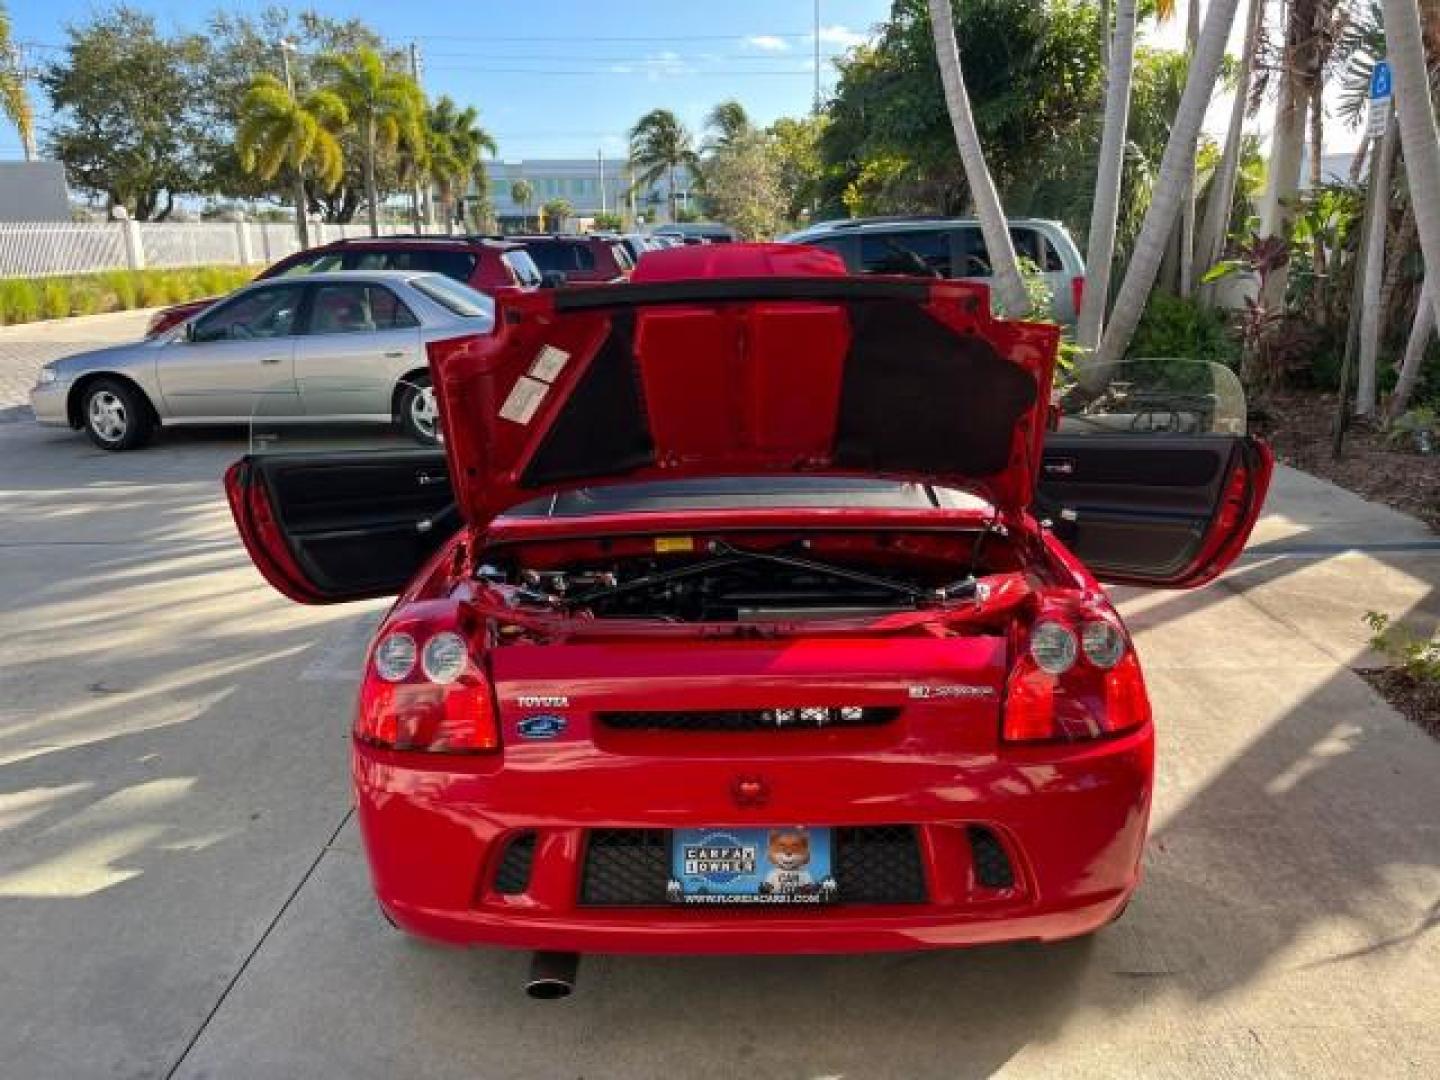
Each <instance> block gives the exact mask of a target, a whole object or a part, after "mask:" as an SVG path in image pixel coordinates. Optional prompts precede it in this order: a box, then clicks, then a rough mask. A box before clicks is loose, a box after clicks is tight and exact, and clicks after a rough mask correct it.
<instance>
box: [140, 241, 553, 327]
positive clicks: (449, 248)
mask: <svg viewBox="0 0 1440 1080" xmlns="http://www.w3.org/2000/svg"><path fill="white" fill-rule="evenodd" d="M333 270H408V271H420V272H425V273H433V274H444V275H445V276H446V277H448V278H453V279H455V280H456V281H462V282H464V283H465V284H467V285H469V286H470V287H471V288H472V289H475V290H477V291H479V292H483V293H486V294H490V293H493V292H494V291H495V290H496V289H506V288H521V289H532V288H537V287H539V285H540V284H541V275H540V270H539V269H538V268H537V267H536V266H535V264H534V262H532V261H531V259H530V256H529V255H527V254H526V252H525V249H524V248H523V247H522V246H521V245H519V244H514V243H511V242H509V241H507V240H497V239H494V238H490V237H468V236H378V237H363V238H360V237H357V238H355V239H352V240H336V241H334V242H333V243H329V244H323V245H321V246H320V247H313V248H307V249H306V250H304V251H299V252H296V253H295V254H294V255H291V256H289V257H288V258H284V259H281V260H280V261H279V262H277V263H275V264H274V265H273V266H270V267H268V268H266V269H265V270H263V271H261V272H260V274H259V275H258V276H257V278H256V280H257V281H267V280H269V279H270V278H277V277H294V276H296V275H298V274H316V273H326V272H329V271H333ZM216 299H217V298H216V297H213V296H212V297H208V298H207V299H204V300H192V301H190V302H188V303H184V304H175V305H173V306H172V307H168V308H162V309H160V310H159V311H157V312H156V313H155V314H154V315H152V316H151V318H150V325H149V326H148V327H147V328H146V330H145V336H146V337H156V336H158V335H160V334H163V333H165V331H167V330H169V329H170V328H171V327H172V326H178V325H179V324H180V323H182V322H184V321H185V320H186V319H188V318H190V317H191V316H193V315H196V314H198V313H200V312H201V311H204V310H205V309H206V308H207V307H209V306H210V305H211V304H213V303H215V300H216Z"/></svg>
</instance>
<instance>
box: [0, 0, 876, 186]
mask: <svg viewBox="0 0 1440 1080" xmlns="http://www.w3.org/2000/svg"><path fill="white" fill-rule="evenodd" d="M8 6H9V9H10V14H11V19H12V22H13V31H12V32H13V35H14V38H15V40H17V41H19V42H26V43H34V45H35V46H36V47H35V48H33V49H30V50H28V51H27V54H26V55H27V59H28V60H30V62H32V63H34V62H37V61H38V62H44V61H46V60H49V59H52V58H53V57H55V56H56V55H57V54H56V53H55V51H54V48H53V47H54V46H56V45H58V44H61V43H63V42H64V41H65V33H64V27H65V25H66V24H67V23H68V22H74V21H83V20H84V19H85V18H86V16H87V15H88V14H89V13H91V12H92V11H93V10H95V8H96V6H97V5H96V4H95V3H94V2H93V0H8ZM131 6H133V7H137V8H140V9H143V10H146V11H149V12H151V13H153V14H154V15H155V16H156V19H157V21H158V22H159V23H160V25H161V27H162V28H170V29H175V28H184V29H194V28H198V26H199V25H200V24H201V23H202V22H203V20H204V18H205V14H206V13H207V12H208V11H209V10H211V8H212V7H214V6H218V4H210V3H206V2H204V0H200V2H191V3H181V2H176V0H159V2H147V0H131ZM225 6H227V7H229V8H232V9H234V10H247V11H254V10H258V9H260V8H263V7H265V6H267V4H266V3H263V2H262V3H255V2H252V0H239V2H235V0H232V2H230V3H228V4H226V5H225ZM287 6H290V7H292V8H293V9H294V10H299V9H301V8H307V7H308V8H313V9H314V10H317V11H320V12H322V13H324V14H327V15H335V16H351V15H354V16H358V17H360V18H363V19H364V20H365V21H366V22H368V23H370V25H372V26H374V27H375V28H376V29H377V30H379V31H380V32H381V33H382V34H384V35H385V36H386V37H387V38H389V39H391V40H392V41H394V42H397V43H405V42H408V41H410V40H411V39H414V40H416V41H418V42H419V44H420V48H421V52H422V54H423V56H424V63H425V83H426V89H427V90H428V91H430V93H431V94H432V95H433V94H438V93H448V94H450V95H451V96H452V97H454V98H456V99H457V100H458V101H460V102H462V103H464V104H473V105H476V106H478V107H479V109H480V111H481V115H482V117H483V118H484V122H485V123H486V125H487V126H488V127H489V128H490V130H491V131H492V132H493V133H494V134H495V136H496V141H497V142H498V143H499V147H500V157H501V158H502V159H507V160H508V159H524V158H536V157H579V156H589V155H593V154H594V153H595V152H596V150H597V149H602V148H603V149H604V151H605V153H606V155H607V156H619V155H620V154H621V153H622V152H623V150H624V146H625V139H624V132H625V130H626V128H628V127H629V126H630V125H631V124H632V123H633V122H634V121H635V119H636V118H637V117H639V116H640V115H641V114H642V113H644V112H645V111H646V110H648V109H652V108H655V107H656V106H665V107H667V108H670V109H673V110H675V112H676V113H677V114H678V115H679V116H680V117H681V119H682V120H684V121H685V123H686V124H688V125H690V126H691V127H692V128H696V127H699V125H700V123H701V121H702V119H703V117H704V116H705V113H706V112H707V111H708V110H709V109H710V108H711V107H712V106H713V105H714V104H715V103H716V102H718V101H722V100H725V99H726V98H730V97H734V98H736V99H738V100H739V101H740V102H741V103H742V104H744V106H745V107H746V109H747V110H749V112H750V113H751V115H752V117H754V118H755V119H756V120H758V121H760V122H762V123H768V122H769V121H771V120H773V119H774V118H775V117H777V116H783V115H795V114H799V113H803V112H805V111H806V110H807V109H808V108H809V107H810V101H811V97H812V94H813V75H812V71H813V55H814V52H813V50H814V37H813V35H812V32H811V31H812V25H813V19H814V11H813V6H812V3H811V0H724V2H723V3H715V2H713V0H688V2H687V0H611V2H609V3H597V2H594V0H470V2H469V3H464V2H462V3H456V2H455V0H444V2H441V0H405V2H403V3H379V2H369V3H364V2H355V0H350V2H345V0H339V2H337V0H318V2H313V3H309V4H306V3H296V4H292V5H287ZM889 6H890V5H889V0H821V6H820V13H821V34H820V38H821V73H822V79H824V80H825V81H826V85H827V86H828V85H829V83H830V81H831V80H833V68H832V66H831V64H830V58H831V57H833V56H835V55H838V54H839V53H840V52H843V51H844V49H845V48H846V47H847V46H849V45H851V44H853V43H854V42H855V41H857V40H859V37H860V35H862V34H864V33H865V32H866V31H867V30H868V29H869V28H870V27H871V26H873V25H874V24H875V23H876V22H878V21H880V20H881V19H883V18H884V16H885V14H886V12H887V11H888V10H889ZM35 95H36V103H37V106H43V95H42V94H41V93H40V92H39V89H38V87H37V88H35ZM42 126H43V121H42ZM18 156H19V142H18V139H17V138H16V137H15V136H14V133H13V132H11V131H8V130H5V131H0V157H18Z"/></svg>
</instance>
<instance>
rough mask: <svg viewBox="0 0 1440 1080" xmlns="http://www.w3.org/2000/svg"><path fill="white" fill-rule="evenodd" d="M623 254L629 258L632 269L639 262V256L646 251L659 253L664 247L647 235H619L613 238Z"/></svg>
mask: <svg viewBox="0 0 1440 1080" xmlns="http://www.w3.org/2000/svg"><path fill="white" fill-rule="evenodd" d="M614 239H615V240H616V241H617V242H618V243H619V244H620V246H621V247H623V248H624V249H625V254H627V255H629V256H630V264H631V267H632V268H633V267H634V265H635V264H636V263H638V262H639V261H640V256H641V255H644V254H645V253H646V252H647V251H659V250H660V249H661V248H662V247H663V246H664V245H662V244H658V243H656V241H655V238H654V237H653V236H651V235H650V234H648V233H621V234H620V235H619V236H616V237H615V238H614Z"/></svg>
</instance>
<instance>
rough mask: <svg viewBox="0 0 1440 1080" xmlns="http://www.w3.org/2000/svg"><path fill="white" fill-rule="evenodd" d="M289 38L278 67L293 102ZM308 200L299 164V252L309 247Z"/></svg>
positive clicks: (294, 49)
mask: <svg viewBox="0 0 1440 1080" xmlns="http://www.w3.org/2000/svg"><path fill="white" fill-rule="evenodd" d="M298 51H299V49H298V48H297V47H296V45H295V42H294V41H292V40H291V39H290V38H281V39H280V66H281V67H282V68H284V70H285V90H286V92H287V93H288V94H289V95H290V100H291V101H292V102H293V101H294V100H295V75H294V73H293V72H291V70H290V54H291V53H292V52H298ZM308 204H309V200H308V199H306V197H305V174H304V172H303V171H302V170H301V167H300V165H299V164H296V165H295V235H296V236H297V237H299V239H300V247H301V250H304V249H305V248H308V247H309V246H310V222H309V221H308V220H307V209H308Z"/></svg>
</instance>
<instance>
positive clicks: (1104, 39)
mask: <svg viewBox="0 0 1440 1080" xmlns="http://www.w3.org/2000/svg"><path fill="white" fill-rule="evenodd" d="M1113 22H1114V20H1113V19H1112V18H1111V14H1110V0H1100V70H1101V71H1103V72H1105V73H1106V75H1107V76H1108V75H1109V73H1110V64H1111V63H1112V62H1113V59H1114V56H1113V54H1112V53H1111V51H1110V49H1111V43H1110V34H1111V26H1112V25H1113ZM1105 107H1106V108H1107V109H1108V108H1109V107H1110V102H1109V97H1108V95H1107V97H1106V102H1105Z"/></svg>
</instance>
